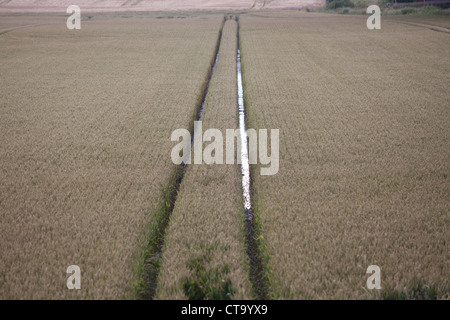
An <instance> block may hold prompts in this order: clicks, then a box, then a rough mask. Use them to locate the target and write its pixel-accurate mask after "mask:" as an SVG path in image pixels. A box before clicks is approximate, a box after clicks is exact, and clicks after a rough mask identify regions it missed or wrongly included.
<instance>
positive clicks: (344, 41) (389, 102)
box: [241, 14, 450, 299]
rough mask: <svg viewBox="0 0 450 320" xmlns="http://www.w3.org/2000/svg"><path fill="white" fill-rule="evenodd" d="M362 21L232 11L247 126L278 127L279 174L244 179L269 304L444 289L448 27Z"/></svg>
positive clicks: (425, 293)
mask: <svg viewBox="0 0 450 320" xmlns="http://www.w3.org/2000/svg"><path fill="white" fill-rule="evenodd" d="M364 26H365V17H359V16H339V15H335V16H330V15H312V14H297V15H293V14H292V15H289V16H285V17H283V16H282V15H280V16H279V17H271V16H270V15H269V14H266V16H265V17H264V16H262V15H259V16H256V15H254V16H251V15H248V16H242V17H241V45H242V57H243V58H242V59H243V66H244V84H245V89H246V90H245V92H246V98H247V108H248V119H249V123H250V127H254V128H280V170H279V173H278V174H277V175H275V176H260V175H258V174H254V184H253V187H254V196H255V202H256V208H257V212H258V214H259V215H260V220H261V221H260V223H261V228H262V230H263V232H262V235H263V237H264V249H265V250H266V254H267V255H268V256H269V257H270V258H269V263H268V268H267V273H268V274H269V278H270V283H271V290H272V296H273V297H274V298H281V299H305V298H306V299H330V298H331V299H349V298H350V299H358V298H395V297H403V298H423V297H428V298H429V297H436V296H438V297H445V296H448V292H449V291H448V290H449V289H448V279H449V275H450V274H449V268H448V261H449V260H448V252H449V251H448V243H449V242H448V240H449V237H448V227H449V215H448V213H449V206H448V204H449V202H448V199H449V191H450V189H449V180H448V173H449V169H450V167H449V164H450V162H449V160H450V152H449V148H448V141H449V134H450V131H449V127H448V123H449V120H450V113H449V108H448V107H449V105H450V104H449V102H450V100H449V96H448V92H447V89H446V88H447V84H448V83H449V80H450V73H449V71H450V65H449V64H448V61H447V60H446V59H445V58H444V57H445V56H446V54H447V53H448V52H449V49H450V43H449V42H448V39H447V38H448V35H447V34H445V33H440V32H435V31H432V30H429V29H426V28H417V27H414V26H409V25H404V24H400V23H395V22H385V21H383V22H382V29H381V30H379V31H377V32H371V31H370V30H367V29H366V28H365V27H364ZM258 171H259V170H258V169H255V170H254V172H258ZM369 265H378V266H380V268H381V272H382V290H380V291H378V290H375V291H370V290H367V288H366V281H365V280H366V279H367V277H368V275H366V269H367V267H368V266H369ZM414 291H420V294H421V295H420V296H414V295H413V293H414Z"/></svg>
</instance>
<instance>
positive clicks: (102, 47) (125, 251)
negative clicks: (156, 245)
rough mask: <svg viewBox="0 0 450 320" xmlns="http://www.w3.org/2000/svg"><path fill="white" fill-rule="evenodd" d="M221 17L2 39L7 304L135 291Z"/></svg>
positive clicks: (107, 24) (109, 23)
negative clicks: (73, 272) (174, 138)
mask: <svg viewBox="0 0 450 320" xmlns="http://www.w3.org/2000/svg"><path fill="white" fill-rule="evenodd" d="M57 19H59V18H57ZM222 19H223V16H222V15H218V16H215V15H210V16H208V17H206V18H205V17H203V18H202V19H196V18H194V19H173V20H170V21H169V20H168V19H120V18H119V17H117V18H114V17H109V18H108V19H107V20H106V21H102V19H100V18H99V20H100V21H97V22H96V21H95V19H94V20H93V21H92V22H84V23H83V26H82V30H80V31H74V32H70V31H68V30H67V28H66V26H65V22H63V23H57V24H54V25H53V24H52V25H48V26H39V27H33V28H24V29H18V30H15V31H12V32H8V33H5V34H3V35H1V36H0V57H1V59H0V74H1V75H2V76H1V77H0V97H1V99H0V136H1V137H2V138H1V141H0V298H2V299H5V298H13V299H30V298H33V299H36V298H39V299H40V298H75V297H76V298H94V299H99V298H102V299H104V298H123V297H125V296H127V295H129V294H131V287H132V285H131V283H132V280H133V279H132V278H133V277H134V275H135V274H134V268H135V266H136V265H137V261H138V258H139V256H140V254H141V252H142V246H143V244H144V243H143V237H144V235H145V233H146V230H145V229H146V226H147V224H148V223H149V221H151V219H152V215H153V214H154V213H155V210H156V207H157V206H158V205H159V202H160V201H161V193H162V190H163V188H164V187H165V185H166V184H167V182H168V179H169V176H170V174H171V173H172V172H173V167H174V165H173V164H172V162H171V159H170V150H171V147H172V143H171V141H170V134H171V132H172V130H174V129H176V128H181V127H188V126H189V125H190V121H191V119H192V116H193V113H194V111H195V109H196V104H197V100H198V97H199V95H200V94H201V87H202V84H203V82H204V81H205V77H206V75H207V72H208V69H209V62H210V60H211V58H212V55H213V53H214V48H215V43H216V40H217V36H218V31H219V28H220V24H221V21H222ZM24 20H27V23H29V24H33V23H35V22H41V19H40V18H38V19H36V20H35V18H34V17H28V18H26V19H24ZM48 20H49V19H48V18H47V21H48ZM1 25H2V28H5V27H8V26H7V25H5V24H4V22H3V20H2V23H1ZM72 264H75V265H79V266H80V267H81V271H82V288H83V289H82V290H80V291H76V292H74V291H69V290H67V288H66V287H65V281H66V278H67V275H66V268H67V267H68V266H69V265H72Z"/></svg>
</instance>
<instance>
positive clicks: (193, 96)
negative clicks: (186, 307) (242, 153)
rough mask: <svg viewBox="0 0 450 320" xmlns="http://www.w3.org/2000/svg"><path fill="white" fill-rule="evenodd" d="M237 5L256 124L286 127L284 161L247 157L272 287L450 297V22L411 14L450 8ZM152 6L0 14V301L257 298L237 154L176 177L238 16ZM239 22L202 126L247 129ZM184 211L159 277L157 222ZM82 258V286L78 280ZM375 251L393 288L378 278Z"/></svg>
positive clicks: (301, 294) (282, 293)
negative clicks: (76, 23)
mask: <svg viewBox="0 0 450 320" xmlns="http://www.w3.org/2000/svg"><path fill="white" fill-rule="evenodd" d="M26 2H27V1H25V0H24V1H19V0H17V1H9V2H8V1H0V12H6V11H2V10H3V9H5V8H6V7H9V8H12V7H14V6H12V4H15V7H14V8H22V9H23V4H24V3H26ZM30 2H33V3H37V2H36V1H28V3H30ZM106 2H108V1H106V0H105V1H102V0H99V1H97V2H95V3H96V4H97V5H98V6H99V7H100V4H102V3H106ZM145 2H146V1H142V2H138V1H125V0H124V1H122V0H118V1H110V2H109V3H110V4H111V3H115V4H119V5H120V4H123V7H126V8H128V9H130V8H134V7H135V6H140V5H141V4H142V6H143V5H144V4H145ZM148 2H149V3H150V2H152V3H153V4H154V3H156V1H148ZM238 2H239V1H238ZM244 2H245V1H242V3H244ZM45 3H46V4H47V7H51V5H52V3H54V2H52V1H45ZM61 3H62V4H65V3H66V2H61ZM195 3H196V4H198V3H201V1H199V2H195ZM227 3H228V2H227ZM230 3H231V2H230ZM233 3H234V4H236V3H237V2H233ZM280 3H281V1H249V5H250V6H252V7H253V8H254V9H257V8H260V7H267V8H268V7H277V6H278V5H279V4H280ZM283 3H284V4H286V5H287V3H289V5H291V4H292V5H296V4H297V5H298V4H299V3H300V1H299V2H296V1H289V2H283ZM19 4H20V5H19ZM62 4H61V5H62ZM142 8H144V7H142ZM128 9H126V10H125V9H124V11H127V10H128ZM234 9H236V8H235V7H233V10H232V11H230V12H228V13H227V14H226V15H227V16H228V17H229V18H230V19H232V18H234V17H235V16H237V17H238V18H239V26H240V27H239V43H240V49H241V57H242V68H243V69H242V71H243V81H244V97H245V108H246V117H247V118H246V119H247V128H253V129H279V131H280V150H279V154H280V163H279V171H278V173H277V174H275V175H271V176H261V175H260V170H259V169H260V166H259V165H252V192H253V193H252V199H253V205H254V213H255V215H256V226H257V230H256V233H255V235H256V237H257V239H256V243H257V244H259V245H260V246H259V247H258V248H256V249H258V250H260V251H261V253H262V255H261V256H262V257H264V259H263V263H265V265H264V267H265V276H266V277H267V278H268V280H269V281H268V283H267V284H265V283H263V284H261V286H267V288H265V287H264V289H267V291H269V292H270V298H273V299H379V298H400V299H417V298H448V297H449V292H450V289H449V282H448V279H450V271H449V268H448V261H449V252H450V248H449V243H450V238H449V226H450V219H449V217H450V216H449V205H450V202H449V200H448V199H450V183H449V174H450V150H449V141H450V129H449V126H448V124H449V121H450V109H449V106H450V96H449V93H448V84H449V83H450V64H449V61H448V53H449V52H450V42H449V41H448V40H449V38H448V37H449V36H450V35H449V34H447V33H444V32H437V31H433V30H430V29H429V28H426V27H421V26H413V25H408V24H405V23H404V22H413V23H421V24H429V25H436V26H442V27H449V26H450V20H449V18H448V17H432V16H410V17H398V16H383V17H382V29H381V30H368V29H367V28H366V19H367V16H356V15H337V14H318V13H304V12H299V10H248V11H239V12H237V11H235V10H234ZM8 10H9V9H8ZM11 10H12V9H11ZM180 10H184V9H180ZM208 10H209V9H208ZM221 10H224V9H223V8H222V9H221ZM128 11H132V10H128ZM144 11H145V12H139V13H131V12H121V13H105V14H97V13H92V14H86V15H83V19H85V20H84V21H82V29H81V30H73V31H69V30H68V29H67V28H66V24H65V20H66V18H67V16H66V15H64V13H62V14H60V15H43V14H26V15H25V14H20V15H19V14H17V15H7V14H4V13H3V14H1V15H0V74H1V77H0V136H1V139H0V299H68V298H69V299H122V298H140V297H141V296H140V293H139V292H137V290H136V288H137V287H139V286H143V287H146V286H156V294H155V296H154V298H155V299H186V298H195V297H202V298H214V297H220V298H232V299H253V298H255V296H256V295H255V283H252V281H253V280H250V279H251V276H250V275H249V273H250V272H249V261H250V259H249V256H248V255H247V254H248V252H247V251H246V249H247V248H246V240H248V239H247V238H246V232H245V231H246V224H245V221H244V210H243V199H242V190H241V178H242V177H241V172H240V167H239V165H237V164H232V165H206V164H203V165H193V164H192V165H189V166H188V167H187V169H186V171H185V175H184V177H183V179H182V181H181V182H179V181H176V182H174V176H176V175H175V174H174V173H177V172H180V167H178V166H175V165H174V164H173V163H172V160H171V151H172V148H173V147H174V146H175V145H176V142H172V141H171V140H170V137H171V134H172V132H173V130H175V129H180V128H186V129H190V128H192V123H193V120H194V115H195V114H196V111H197V109H198V107H199V103H200V101H201V97H202V95H203V93H204V88H205V85H206V83H207V81H208V74H209V71H210V67H211V62H212V61H213V58H214V54H215V50H216V45H217V41H218V38H219V34H220V30H221V27H222V22H223V19H224V13H225V12H220V13H218V12H217V13H214V12H213V11H192V12H188V11H172V12H147V11H146V10H144ZM236 35H237V25H236V23H235V21H234V20H228V21H227V22H226V23H225V25H224V28H223V33H222V41H221V46H220V50H219V54H218V62H217V65H216V69H215V72H214V75H213V76H212V78H211V80H210V83H209V89H208V95H207V96H206V100H205V101H206V103H205V108H204V111H203V115H202V119H201V120H202V121H203V132H204V131H205V130H206V129H209V128H216V129H220V130H221V131H222V133H224V132H225V130H226V129H236V128H238V106H237V88H236V86H237V81H236V49H237V37H236ZM206 145H208V143H205V144H204V147H205V146H206ZM263 167H266V166H263ZM175 183H178V184H177V187H178V188H179V191H178V193H177V194H176V197H174V198H170V199H167V190H172V189H170V188H171V187H172V186H173V184H175ZM172 200H173V202H171V201H172ZM175 200H176V201H175ZM171 206H172V209H173V210H172V211H170V212H169V213H168V214H170V215H166V217H167V218H168V219H167V221H168V224H167V228H166V229H165V230H164V232H163V233H161V234H160V237H161V239H162V240H163V241H162V242H161V244H162V245H161V250H160V252H156V253H154V256H151V257H150V258H151V259H154V260H152V261H157V263H156V265H157V268H155V269H154V270H156V273H155V274H156V276H155V278H156V280H154V282H152V283H150V284H149V283H147V282H145V281H147V280H146V278H145V276H143V274H144V273H143V272H142V270H147V269H148V268H149V265H150V263H149V260H148V252H149V247H150V246H149V242H151V241H153V240H154V238H153V236H154V235H155V234H154V232H153V231H154V230H153V229H152V227H153V226H154V224H155V223H156V224H157V223H159V220H158V219H159V214H160V213H161V212H162V210H163V209H166V208H169V207H171ZM152 232H153V233H152ZM69 265H79V266H80V267H81V271H82V278H81V286H82V289H81V290H74V291H69V290H68V289H67V287H66V280H67V277H68V275H67V274H66V268H67V267H68V266H69ZM369 265H378V266H380V267H381V272H382V278H381V285H382V290H379V291H378V290H373V291H371V290H368V289H367V287H366V280H367V278H368V275H367V274H366V269H367V267H368V266H369ZM146 268H147V269H146ZM262 278H263V277H261V279H262ZM263 280H265V279H263ZM152 281H153V280H152ZM261 282H263V281H261Z"/></svg>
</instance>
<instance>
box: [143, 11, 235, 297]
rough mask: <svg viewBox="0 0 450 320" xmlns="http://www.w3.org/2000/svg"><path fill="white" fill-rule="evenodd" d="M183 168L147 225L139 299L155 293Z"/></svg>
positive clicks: (202, 100)
mask: <svg viewBox="0 0 450 320" xmlns="http://www.w3.org/2000/svg"><path fill="white" fill-rule="evenodd" d="M225 21H226V18H225V17H224V20H223V22H222V26H221V27H220V31H219V35H218V38H217V44H216V48H215V54H214V56H213V60H212V61H211V67H210V69H209V72H208V74H207V77H206V80H205V82H204V84H203V88H202V90H201V92H202V93H201V95H200V97H199V101H198V103H197V108H196V109H195V113H194V116H193V120H194V121H199V120H200V119H201V116H202V113H203V108H204V105H205V99H206V96H207V94H208V88H209V83H210V81H211V78H212V75H213V73H214V69H215V66H216V63H217V57H218V55H219V48H220V43H221V40H222V31H223V27H224V24H225ZM194 121H192V124H191V126H190V132H191V137H192V139H191V144H192V143H193V141H194V134H193V133H194ZM186 169H187V164H184V163H182V164H180V165H178V166H177V167H176V168H175V170H174V172H173V173H172V175H171V178H170V180H169V183H168V185H167V186H166V188H165V189H164V191H163V197H162V201H161V203H160V205H159V209H158V211H157V214H156V217H155V219H153V221H152V224H151V226H150V228H149V231H150V235H149V236H148V242H147V245H146V247H145V251H144V257H143V260H144V263H143V265H141V266H140V270H139V271H138V272H139V275H138V276H139V277H140V279H139V283H138V284H137V287H136V288H135V290H136V291H137V292H136V295H137V298H138V299H144V300H151V299H153V298H154V296H155V293H156V289H157V281H158V275H159V271H160V266H161V261H162V249H163V247H164V240H165V235H166V230H167V227H168V226H169V221H170V217H171V215H172V212H173V209H174V207H175V202H176V200H177V196H178V191H179V190H180V186H181V183H182V181H183V178H184V175H185V173H186Z"/></svg>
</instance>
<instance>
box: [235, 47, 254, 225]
mask: <svg viewBox="0 0 450 320" xmlns="http://www.w3.org/2000/svg"><path fill="white" fill-rule="evenodd" d="M237 86H238V106H239V131H240V136H241V171H242V196H243V197H244V209H245V212H246V215H247V216H246V218H247V219H249V220H251V219H252V217H253V215H252V212H251V209H252V202H251V197H250V165H249V161H248V143H247V131H246V129H245V109H244V89H243V87H242V72H241V52H240V50H239V48H238V50H237Z"/></svg>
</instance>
